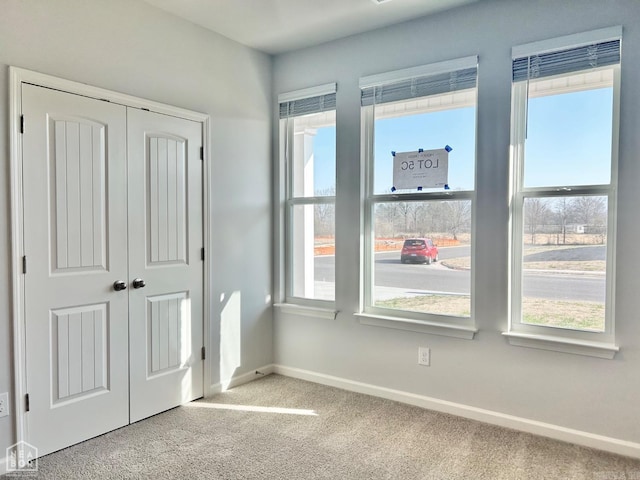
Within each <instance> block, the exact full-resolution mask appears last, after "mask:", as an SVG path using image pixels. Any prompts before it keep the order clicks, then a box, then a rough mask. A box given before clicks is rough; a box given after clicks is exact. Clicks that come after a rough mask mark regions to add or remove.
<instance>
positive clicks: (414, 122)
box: [374, 89, 476, 194]
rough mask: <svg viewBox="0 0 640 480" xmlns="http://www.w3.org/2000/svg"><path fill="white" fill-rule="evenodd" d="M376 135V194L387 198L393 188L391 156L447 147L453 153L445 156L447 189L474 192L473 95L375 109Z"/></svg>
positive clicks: (474, 122)
mask: <svg viewBox="0 0 640 480" xmlns="http://www.w3.org/2000/svg"><path fill="white" fill-rule="evenodd" d="M374 131H375V134H374V135H375V138H374V194H384V193H390V192H391V188H392V187H393V186H394V185H393V156H392V154H391V152H410V151H416V150H418V149H420V148H422V149H424V150H432V149H440V148H444V147H445V146H447V145H449V146H450V147H452V148H453V150H452V151H451V152H450V153H449V184H448V185H449V188H450V189H451V190H473V189H474V174H475V170H474V168H475V145H476V143H475V141H476V140H475V133H476V108H475V89H473V90H465V91H461V92H457V93H450V94H444V95H436V96H432V97H425V98H421V99H417V100H411V101H402V102H397V103H390V104H383V105H376V106H375V127H374ZM425 191H427V190H425ZM396 193H402V191H397V192H396Z"/></svg>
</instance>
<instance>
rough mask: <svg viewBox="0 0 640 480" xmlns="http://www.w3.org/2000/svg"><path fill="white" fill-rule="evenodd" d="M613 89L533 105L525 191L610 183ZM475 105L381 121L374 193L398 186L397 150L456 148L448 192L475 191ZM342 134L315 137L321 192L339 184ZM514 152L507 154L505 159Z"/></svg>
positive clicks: (323, 131) (329, 130) (327, 131)
mask: <svg viewBox="0 0 640 480" xmlns="http://www.w3.org/2000/svg"><path fill="white" fill-rule="evenodd" d="M612 90H613V89H612V88H600V89H595V90H586V91H582V92H574V93H568V94H563V95H553V96H546V97H538V98H533V99H530V100H529V105H528V119H529V120H528V125H527V140H526V143H525V186H526V187H538V186H564V185H591V184H606V183H608V182H609V181H610V169H611V167H610V166H611V163H610V162H611V131H612V122H611V115H612V112H611V106H612V99H613V91H612ZM475 120H476V112H475V108H474V107H468V108H458V109H454V110H445V111H441V112H432V113H428V114H418V115H409V116H404V117H395V118H387V119H380V120H377V121H376V123H375V145H374V152H375V153H374V155H375V160H374V161H375V171H374V183H375V185H374V191H375V193H376V194H383V193H389V192H390V191H391V187H392V186H393V157H392V155H391V152H392V151H395V152H407V151H416V150H418V149H419V148H422V149H424V150H430V149H437V148H444V147H445V146H446V145H449V146H451V147H452V148H453V150H452V151H451V153H450V154H449V187H450V188H451V189H452V190H455V189H464V190H472V189H473V188H474V177H475V171H474V159H475ZM335 152H336V129H335V126H334V127H324V128H320V129H318V131H317V134H316V136H315V138H314V156H315V162H314V182H315V191H316V192H318V191H319V190H324V189H327V188H330V187H332V186H335V162H336V153H335ZM506 154H508V152H505V155H506Z"/></svg>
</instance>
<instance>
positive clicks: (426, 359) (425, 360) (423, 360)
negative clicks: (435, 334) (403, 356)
mask: <svg viewBox="0 0 640 480" xmlns="http://www.w3.org/2000/svg"><path fill="white" fill-rule="evenodd" d="M430 361H431V353H430V351H429V349H428V348H427V347H418V365H424V366H427V367H428V366H429V364H430Z"/></svg>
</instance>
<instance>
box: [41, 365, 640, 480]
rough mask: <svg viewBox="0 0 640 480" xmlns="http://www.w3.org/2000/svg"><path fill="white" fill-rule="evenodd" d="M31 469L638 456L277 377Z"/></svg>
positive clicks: (551, 473)
mask: <svg viewBox="0 0 640 480" xmlns="http://www.w3.org/2000/svg"><path fill="white" fill-rule="evenodd" d="M38 467H39V474H38V478H43V479H65V480H66V479H83V480H84V479H139V478H140V479H142V478H149V479H229V480H231V479H287V480H289V479H290V480H305V479H331V480H341V479H355V480H366V479H392V480H405V479H407V480H422V479H424V480H457V479H465V480H466V479H468V480H480V479H488V480H500V479H504V480H519V479H535V480H540V479H545V480H547V479H559V480H574V479H594V480H622V479H624V480H640V461H638V460H633V459H629V458H625V457H620V456H616V455H611V454H607V453H603V452H600V451H596V450H591V449H587V448H582V447H578V446H575V445H571V444H567V443H562V442H557V441H554V440H549V439H545V438H541V437H537V436H534V435H529V434H525V433H519V432H516V431H512V430H508V429H504V428H499V427H494V426H490V425H485V424H482V423H478V422H474V421H471V420H465V419H462V418H458V417H454V416H451V415H446V414H441V413H436V412H432V411H429V410H423V409H421V408H417V407H412V406H407V405H404V404H399V403H395V402H392V401H388V400H383V399H379V398H375V397H370V396H366V395H361V394H356V393H351V392H346V391H343V390H339V389H336V388H330V387H325V386H321V385H316V384H313V383H308V382H304V381H301V380H295V379H291V378H286V377H283V376H278V375H271V376H268V377H265V378H262V379H260V380H257V381H255V382H252V383H249V384H246V385H243V386H240V387H238V388H234V389H232V390H229V391H227V392H225V393H222V394H220V395H217V396H215V397H212V398H210V399H208V400H201V401H198V402H194V403H192V404H190V405H189V406H183V407H180V408H176V409H174V410H170V411H168V412H165V413H163V414H160V415H157V416H155V417H152V418H149V419H147V420H144V421H141V422H138V423H136V424H133V425H130V426H128V427H125V428H121V429H119V430H116V431H113V432H111V433H108V434H106V435H102V436H101V437H98V438H95V439H92V440H89V441H87V442H84V443H82V444H79V445H76V446H74V447H71V448H67V449H65V450H62V451H60V452H56V453H54V454H51V455H48V456H45V457H43V458H41V459H40V460H39V465H38Z"/></svg>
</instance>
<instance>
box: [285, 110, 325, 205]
mask: <svg viewBox="0 0 640 480" xmlns="http://www.w3.org/2000/svg"><path fill="white" fill-rule="evenodd" d="M290 121H293V122H294V129H293V130H294V135H293V137H294V138H293V158H292V165H291V172H292V179H291V181H292V185H291V187H292V192H293V197H318V196H334V195H335V194H336V193H335V190H336V127H335V124H336V112H335V110H333V111H330V112H323V113H314V114H312V115H306V116H302V117H293V118H292V119H291V120H290Z"/></svg>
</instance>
